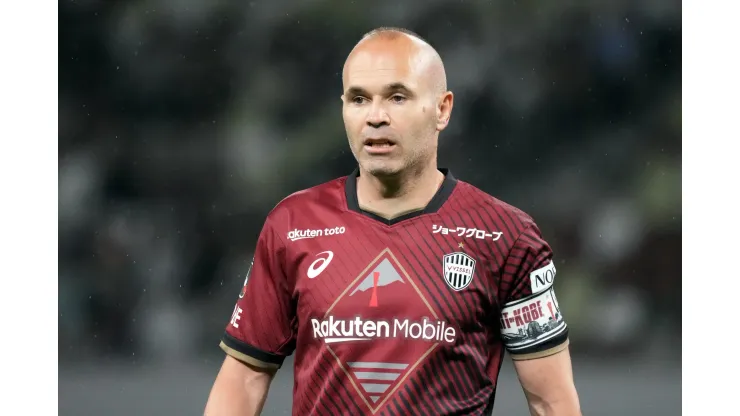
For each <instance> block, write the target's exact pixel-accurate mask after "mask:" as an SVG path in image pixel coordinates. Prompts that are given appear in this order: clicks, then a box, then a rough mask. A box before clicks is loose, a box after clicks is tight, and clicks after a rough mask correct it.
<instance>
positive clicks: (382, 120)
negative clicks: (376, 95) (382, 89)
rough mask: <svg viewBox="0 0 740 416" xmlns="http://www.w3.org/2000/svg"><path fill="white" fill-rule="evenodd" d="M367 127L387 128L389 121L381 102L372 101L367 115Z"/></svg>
mask: <svg viewBox="0 0 740 416" xmlns="http://www.w3.org/2000/svg"><path fill="white" fill-rule="evenodd" d="M366 121H367V125H368V126H370V127H374V128H379V127H382V126H387V125H389V124H390V122H391V120H390V117H388V113H387V112H386V111H385V108H384V106H383V104H382V100H374V101H373V103H372V104H371V105H370V110H369V111H368V113H367V120H366Z"/></svg>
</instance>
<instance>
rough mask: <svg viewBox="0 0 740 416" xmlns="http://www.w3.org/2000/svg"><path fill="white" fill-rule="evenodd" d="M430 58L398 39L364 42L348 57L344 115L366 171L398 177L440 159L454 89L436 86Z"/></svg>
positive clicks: (349, 136)
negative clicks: (442, 90)
mask: <svg viewBox="0 0 740 416" xmlns="http://www.w3.org/2000/svg"><path fill="white" fill-rule="evenodd" d="M428 61H429V59H426V57H425V55H424V53H421V52H420V51H419V50H418V46H417V45H415V44H414V43H413V42H411V41H405V42H404V41H403V40H402V41H399V40H398V39H396V40H394V41H388V40H371V41H368V42H367V44H360V45H359V46H358V47H357V48H356V49H355V50H354V51H353V52H352V54H351V55H350V57H349V59H348V60H347V64H346V65H345V70H344V94H343V95H342V101H343V107H342V115H343V118H344V126H345V129H346V131H347V137H348V139H349V145H350V148H351V149H352V153H353V154H354V155H355V158H356V159H357V161H358V163H359V164H360V167H361V168H362V170H363V171H365V172H368V173H369V174H371V175H374V176H378V177H382V176H393V175H397V174H399V173H401V172H402V171H404V170H405V169H408V168H409V167H412V166H415V165H421V164H424V163H426V162H429V161H432V160H436V152H437V136H438V132H439V131H441V130H442V129H444V128H445V127H446V125H447V120H448V119H449V112H450V110H451V108H452V94H451V93H440V92H439V91H438V88H435V87H434V82H433V81H434V80H433V79H430V78H431V77H430V74H429V72H430V71H429V68H428V67H429V63H428Z"/></svg>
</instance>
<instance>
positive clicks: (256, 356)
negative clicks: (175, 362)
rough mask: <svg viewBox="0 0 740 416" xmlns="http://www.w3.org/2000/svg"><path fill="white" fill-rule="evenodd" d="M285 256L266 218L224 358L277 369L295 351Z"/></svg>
mask: <svg viewBox="0 0 740 416" xmlns="http://www.w3.org/2000/svg"><path fill="white" fill-rule="evenodd" d="M284 256H285V247H284V245H283V242H282V240H281V239H280V237H279V236H278V235H277V234H276V233H275V231H274V229H273V228H272V226H271V225H270V220H269V218H268V220H267V221H266V222H265V225H264V227H263V228H262V231H261V232H260V236H259V239H258V240H257V246H256V248H255V252H254V257H253V259H252V264H251V265H250V267H249V270H248V272H247V276H246V278H245V280H244V286H243V287H242V289H241V292H240V293H239V299H238V300H237V302H236V305H235V306H234V311H233V312H232V315H231V319H230V321H229V323H228V324H227V325H226V331H225V333H224V335H223V337H222V339H221V344H220V346H221V348H222V349H223V350H224V351H225V352H226V353H227V354H229V355H231V356H233V357H234V358H236V359H238V360H240V361H243V362H246V363H249V364H251V365H255V366H258V367H264V368H279V367H280V366H281V365H282V363H283V361H284V360H285V357H287V356H288V355H290V354H292V353H293V350H294V348H295V333H296V331H295V325H296V319H295V307H294V302H293V296H292V292H293V291H292V289H291V287H290V285H289V281H288V279H287V278H286V276H285V272H284V267H283V259H284Z"/></svg>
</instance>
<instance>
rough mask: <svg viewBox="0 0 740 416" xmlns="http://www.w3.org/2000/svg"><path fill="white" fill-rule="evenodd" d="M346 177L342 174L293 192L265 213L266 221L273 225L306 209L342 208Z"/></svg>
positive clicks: (301, 214) (343, 205) (285, 222)
mask: <svg viewBox="0 0 740 416" xmlns="http://www.w3.org/2000/svg"><path fill="white" fill-rule="evenodd" d="M346 181H347V177H346V176H343V177H340V178H335V179H332V180H330V181H327V182H324V183H321V184H319V185H316V186H312V187H310V188H306V189H302V190H300V191H297V192H294V193H292V194H290V195H288V196H286V197H285V198H283V199H282V200H281V201H280V202H278V203H277V204H276V205H275V207H273V208H272V209H271V210H270V212H269V213H268V214H267V222H268V223H272V224H273V225H277V224H287V223H290V222H291V221H292V219H294V218H295V217H296V216H303V215H305V213H306V212H307V210H315V211H322V209H329V210H344V209H345V208H346V202H345V199H344V189H345V186H344V185H345V183H346Z"/></svg>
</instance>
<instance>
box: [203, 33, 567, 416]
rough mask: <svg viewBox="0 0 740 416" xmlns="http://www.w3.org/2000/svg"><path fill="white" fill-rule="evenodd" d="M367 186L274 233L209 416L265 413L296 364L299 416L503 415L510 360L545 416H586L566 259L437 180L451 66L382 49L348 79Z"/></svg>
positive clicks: (351, 63)
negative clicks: (557, 285) (567, 310)
mask: <svg viewBox="0 0 740 416" xmlns="http://www.w3.org/2000/svg"><path fill="white" fill-rule="evenodd" d="M343 84H344V89H343V94H342V96H341V99H342V116H343V118H344V125H345V128H346V131H347V138H348V140H349V145H350V148H351V150H352V153H353V154H354V156H355V159H356V160H357V164H358V166H357V169H356V170H355V171H354V172H353V173H352V174H350V175H348V176H346V177H342V178H339V179H335V180H333V181H330V182H327V183H324V184H321V185H318V186H316V187H313V188H310V189H307V190H304V191H301V192H298V193H295V194H293V195H290V196H288V197H287V198H285V199H284V200H283V201H281V202H280V203H279V204H278V205H277V206H276V207H275V208H274V209H273V210H272V211H271V212H270V213H269V215H268V216H267V219H266V221H265V224H264V226H263V229H262V231H261V233H260V235H259V238H258V240H257V245H256V249H255V253H254V258H253V261H252V265H251V267H250V269H249V271H248V272H247V277H246V279H245V281H244V285H243V287H242V288H241V292H240V293H239V299H238V300H237V302H236V305H235V307H234V310H233V313H232V316H231V319H230V320H229V322H228V324H227V326H226V330H225V332H224V335H223V337H222V339H221V348H222V349H223V350H224V351H225V352H226V354H227V355H226V359H225V361H224V363H223V365H222V367H221V370H220V372H219V373H218V376H217V377H216V381H215V383H214V385H213V388H212V390H211V394H210V397H209V399H208V403H207V404H206V409H205V414H206V415H208V416H227V415H240V416H245V415H256V414H260V412H261V411H262V408H263V405H264V403H265V400H266V398H267V392H268V389H269V386H270V382H271V380H272V377H273V375H274V373H275V371H277V370H278V369H279V368H280V366H281V365H282V363H283V361H284V359H285V358H286V357H287V356H288V355H291V354H295V361H294V362H295V364H294V366H295V368H294V381H295V386H294V390H293V414H294V415H302V416H304V415H453V414H454V415H488V414H491V411H492V409H493V404H494V398H495V393H496V386H497V383H498V376H499V371H500V368H501V364H502V362H503V359H504V355H505V352H506V351H508V352H509V355H510V356H511V358H512V359H513V360H514V366H515V368H516V371H517V374H518V376H519V380H520V382H521V384H522V387H523V389H524V392H525V395H526V398H527V401H528V403H529V410H530V412H531V414H533V415H554V416H571V415H580V410H579V402H578V396H577V394H576V390H575V387H574V383H573V375H572V370H571V362H570V355H569V352H568V326H567V325H566V322H565V320H564V318H563V315H562V314H561V312H560V308H559V306H558V302H557V298H556V297H555V292H554V288H553V280H554V278H555V275H556V268H555V264H554V262H553V252H552V250H551V248H550V246H549V245H548V244H547V242H546V241H545V240H544V238H543V237H542V234H541V233H540V231H539V229H538V228H537V225H536V224H535V222H534V221H533V220H532V218H531V217H530V216H528V215H527V214H526V213H524V212H522V211H521V210H519V209H517V208H515V207H512V206H511V205H507V204H506V203H504V202H502V201H500V200H498V199H496V198H494V197H492V196H490V195H487V194H486V193H484V192H483V191H481V190H479V189H477V188H475V187H474V186H472V185H470V184H468V183H466V182H463V181H459V180H457V179H455V178H454V177H453V176H452V173H451V172H450V171H449V170H447V169H442V168H439V167H438V166H437V143H438V138H439V133H440V132H441V131H443V130H444V129H445V128H446V127H447V124H448V122H449V120H450V114H451V113H452V106H453V95H452V93H451V92H449V91H447V82H446V76H445V69H444V65H443V63H442V60H441V59H440V57H439V55H438V54H437V52H436V51H435V50H434V48H432V47H431V46H430V45H429V44H428V43H427V42H425V41H424V40H423V39H421V38H420V37H419V36H418V35H416V34H414V33H412V32H409V31H407V30H404V29H398V28H381V29H377V30H374V31H372V32H370V33H368V34H366V35H365V36H364V37H363V38H362V40H361V41H360V42H359V43H358V44H357V45H356V46H355V48H354V49H353V50H352V52H351V53H350V54H349V57H348V58H347V61H346V63H345V65H344V71H343Z"/></svg>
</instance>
